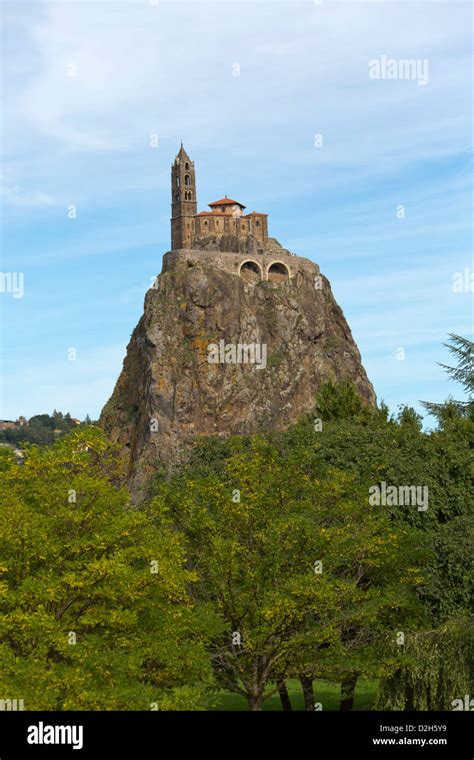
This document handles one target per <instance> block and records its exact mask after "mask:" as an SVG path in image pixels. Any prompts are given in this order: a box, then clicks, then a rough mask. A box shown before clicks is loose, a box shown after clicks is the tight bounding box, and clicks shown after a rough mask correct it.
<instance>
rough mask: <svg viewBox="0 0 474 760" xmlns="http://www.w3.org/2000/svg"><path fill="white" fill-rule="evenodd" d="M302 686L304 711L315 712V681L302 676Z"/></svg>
mask: <svg viewBox="0 0 474 760" xmlns="http://www.w3.org/2000/svg"><path fill="white" fill-rule="evenodd" d="M300 684H301V688H302V689H303V699H304V709H305V711H306V712H313V711H314V692H313V679H312V678H310V677H309V676H300Z"/></svg>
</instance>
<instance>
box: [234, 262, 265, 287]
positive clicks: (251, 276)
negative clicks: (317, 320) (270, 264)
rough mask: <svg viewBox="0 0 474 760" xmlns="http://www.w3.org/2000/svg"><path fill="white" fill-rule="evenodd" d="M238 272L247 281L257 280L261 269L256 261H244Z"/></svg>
mask: <svg viewBox="0 0 474 760" xmlns="http://www.w3.org/2000/svg"><path fill="white" fill-rule="evenodd" d="M239 274H240V276H241V277H242V278H243V279H244V280H247V282H259V280H261V279H262V270H261V269H260V267H259V265H258V264H257V262H256V261H244V263H243V264H242V266H241V267H240V272H239Z"/></svg>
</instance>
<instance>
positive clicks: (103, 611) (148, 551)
mask: <svg viewBox="0 0 474 760" xmlns="http://www.w3.org/2000/svg"><path fill="white" fill-rule="evenodd" d="M119 474H120V473H119V471H118V465H117V459H116V452H115V449H114V448H113V447H112V446H111V445H110V444H109V443H108V442H107V441H106V439H105V437H104V435H103V434H102V432H101V431H99V430H98V429H97V428H93V427H91V426H89V427H87V428H86V429H85V430H84V431H81V432H74V433H72V434H71V435H70V436H68V437H67V438H64V439H62V440H60V441H59V442H57V443H56V444H55V445H54V446H52V447H48V448H39V447H28V448H27V450H26V452H25V462H24V464H23V465H21V466H18V465H16V464H15V463H13V462H10V463H9V465H8V466H7V467H5V468H4V470H3V472H2V473H1V475H2V480H3V486H4V488H2V496H1V500H0V513H1V523H2V532H1V538H0V555H1V558H2V560H1V565H2V566H1V575H0V579H1V587H0V589H1V595H0V611H1V621H0V650H1V660H2V668H1V672H0V690H1V693H2V696H4V698H8V697H11V698H15V697H16V698H24V701H25V707H26V709H51V710H61V709H63V710H68V709H104V710H107V709H129V710H130V709H132V710H133V709H145V710H146V709H150V705H152V704H156V705H157V706H158V707H159V709H169V708H177V709H196V708H199V707H202V706H204V705H205V704H206V702H205V690H206V688H207V687H208V686H209V685H210V684H211V667H210V661H209V656H208V653H207V650H206V642H207V639H208V637H209V636H210V635H215V632H216V630H220V628H219V626H220V623H219V621H218V620H217V618H216V616H215V615H214V614H213V613H212V612H211V611H210V609H209V607H208V606H206V605H199V604H196V603H195V602H193V601H192V600H191V598H190V595H189V588H190V587H191V586H192V585H193V584H194V583H195V582H196V575H195V573H194V571H192V570H190V569H189V568H187V567H186V561H185V560H186V558H185V555H184V550H183V544H182V540H181V538H180V537H179V535H178V534H177V533H176V532H171V531H169V530H167V529H166V528H164V527H159V526H157V525H156V524H155V522H154V521H153V519H152V516H151V514H150V512H149V511H147V509H146V508H144V509H142V510H137V509H131V508H130V505H129V502H128V496H127V494H126V492H125V491H124V490H122V489H120V488H119V487H117V480H118V476H119Z"/></svg>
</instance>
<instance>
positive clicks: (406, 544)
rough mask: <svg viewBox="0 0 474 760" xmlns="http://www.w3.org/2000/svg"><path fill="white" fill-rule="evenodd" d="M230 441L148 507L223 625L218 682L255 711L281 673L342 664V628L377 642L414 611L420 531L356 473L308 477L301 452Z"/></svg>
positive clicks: (345, 647) (216, 650) (162, 487)
mask: <svg viewBox="0 0 474 760" xmlns="http://www.w3.org/2000/svg"><path fill="white" fill-rule="evenodd" d="M229 446H230V450H231V455H230V457H228V458H227V459H226V460H225V462H224V463H223V462H222V460H221V459H219V460H218V472H217V473H207V474H201V475H200V474H199V473H197V471H196V469H193V470H190V471H189V472H188V473H182V474H180V475H179V476H177V477H175V478H174V479H173V480H172V481H171V482H168V481H166V480H160V481H159V483H158V484H157V485H156V493H157V495H156V497H155V499H154V501H153V508H154V509H155V510H156V515H157V521H158V522H159V523H160V524H166V525H168V526H169V528H170V529H173V530H178V531H179V532H180V533H182V534H183V535H184V536H185V538H186V542H187V549H186V551H187V556H188V559H189V562H190V567H191V568H192V569H193V570H196V571H197V572H198V574H199V579H198V581H197V583H196V585H195V586H194V593H195V594H196V595H197V598H198V599H200V600H202V601H206V602H210V603H212V604H213V605H214V607H215V609H216V611H218V613H219V614H220V616H221V617H222V618H223V619H224V620H225V622H226V625H227V629H226V631H225V632H224V633H223V634H222V635H220V636H218V637H216V638H215V639H214V642H213V647H212V656H213V663H214V668H215V672H216V675H217V678H218V679H219V682H220V684H221V686H222V687H223V688H226V689H228V690H230V691H232V692H235V693H239V694H242V695H244V696H245V698H246V699H247V701H248V705H249V709H251V710H260V709H261V707H262V704H263V701H264V700H265V699H266V698H267V697H268V696H270V695H271V694H273V693H275V692H276V691H277V690H278V689H280V691H282V685H283V683H284V681H285V679H286V678H288V677H295V676H303V677H304V676H305V674H308V673H309V674H310V677H311V676H312V674H313V673H314V672H315V671H316V670H318V669H320V670H321V669H322V668H323V667H325V666H326V667H329V665H331V666H332V667H334V668H335V667H338V666H339V667H340V664H341V662H342V660H343V658H344V657H346V658H347V656H348V652H349V638H350V637H349V636H348V632H349V629H350V628H352V629H354V630H355V629H356V628H357V631H358V633H357V636H358V640H359V641H363V640H364V639H366V640H367V642H368V644H371V645H372V646H373V647H376V645H377V640H378V638H379V634H380V632H381V631H382V632H386V630H387V628H388V629H392V628H393V627H394V625H395V622H396V623H397V624H399V622H400V620H401V619H403V616H404V615H406V614H407V611H408V614H410V615H411V614H412V609H411V608H412V605H413V604H414V603H415V601H414V599H415V598H414V594H413V588H414V587H415V586H417V585H419V584H420V583H421V582H422V578H421V576H420V573H419V570H418V569H417V566H416V559H415V558H416V554H417V552H418V551H419V549H418V548H417V546H418V543H419V541H418V539H419V536H418V533H417V532H414V531H413V530H412V529H410V528H409V527H408V526H405V527H400V528H399V529H397V528H395V527H394V526H393V525H391V523H390V518H389V515H388V514H387V511H384V510H383V509H382V510H381V509H378V508H374V507H371V506H370V504H369V501H368V489H367V488H366V487H365V488H363V487H361V486H360V485H359V484H358V483H357V482H356V480H355V478H353V477H351V476H348V475H344V474H343V473H342V472H340V471H337V470H334V469H329V470H328V471H327V472H326V473H325V475H324V477H322V478H320V479H319V478H318V479H317V478H315V477H314V476H312V475H311V474H310V472H309V471H308V463H309V461H310V458H309V459H308V452H307V451H306V450H304V449H295V448H293V449H291V450H290V451H288V452H286V455H285V456H284V457H283V456H282V454H281V452H280V451H279V450H278V449H277V448H276V447H275V446H274V445H272V443H270V442H269V441H267V440H265V439H264V438H262V437H258V436H257V437H254V438H252V439H250V440H248V439H243V440H242V439H235V440H233V441H231V442H230V444H229ZM415 534H416V537H417V540H416V541H415V540H414V536H415ZM344 635H345V637H346V640H344ZM354 636H355V634H354ZM352 643H353V642H352ZM353 648H354V651H355V649H356V647H355V646H353ZM357 656H358V664H359V665H360V662H361V661H362V659H363V658H362V654H361V647H359V649H358V651H357ZM354 657H355V655H353V658H354ZM374 663H375V659H374V658H372V660H371V662H370V664H369V663H368V662H364V669H371V668H373V667H374Z"/></svg>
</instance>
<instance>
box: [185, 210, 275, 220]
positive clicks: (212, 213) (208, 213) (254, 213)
mask: <svg viewBox="0 0 474 760" xmlns="http://www.w3.org/2000/svg"><path fill="white" fill-rule="evenodd" d="M195 216H227V217H229V218H231V219H248V218H249V217H250V216H268V214H259V213H258V211H252V213H251V214H242V216H240V217H239V216H237V217H234V216H232V214H227V213H226V212H225V211H200V212H199V214H195Z"/></svg>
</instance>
